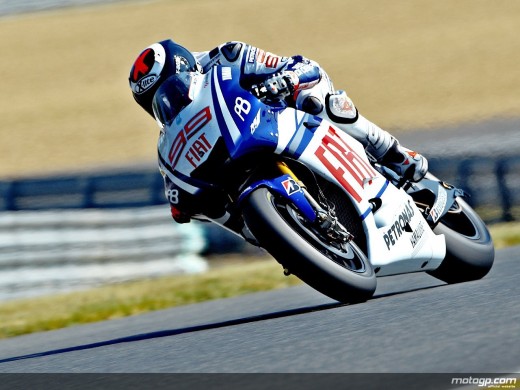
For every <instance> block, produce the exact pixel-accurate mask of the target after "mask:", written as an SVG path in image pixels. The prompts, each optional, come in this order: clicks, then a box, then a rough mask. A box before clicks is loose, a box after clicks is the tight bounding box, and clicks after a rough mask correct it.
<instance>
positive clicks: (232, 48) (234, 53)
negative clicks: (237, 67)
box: [220, 42, 242, 62]
mask: <svg viewBox="0 0 520 390" xmlns="http://www.w3.org/2000/svg"><path fill="white" fill-rule="evenodd" d="M241 50H242V43H240V42H228V43H226V44H224V45H223V46H221V47H220V52H221V53H222V55H223V56H224V57H225V58H226V60H228V61H229V62H233V61H236V60H237V58H238V56H239V55H240V51H241Z"/></svg>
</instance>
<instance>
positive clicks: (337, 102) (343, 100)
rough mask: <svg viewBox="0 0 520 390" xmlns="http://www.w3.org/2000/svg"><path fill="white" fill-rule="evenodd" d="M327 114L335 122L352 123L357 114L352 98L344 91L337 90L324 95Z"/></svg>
mask: <svg viewBox="0 0 520 390" xmlns="http://www.w3.org/2000/svg"><path fill="white" fill-rule="evenodd" d="M325 108H326V111H327V115H328V116H329V118H330V119H332V121H334V122H336V123H354V122H356V121H357V120H358V117H359V114H358V110H357V108H356V106H355V105H354V103H353V102H352V99H350V97H348V95H347V94H346V93H345V91H337V92H335V93H332V94H328V95H327V96H326V97H325Z"/></svg>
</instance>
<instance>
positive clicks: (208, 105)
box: [158, 66, 279, 181]
mask: <svg viewBox="0 0 520 390" xmlns="http://www.w3.org/2000/svg"><path fill="white" fill-rule="evenodd" d="M239 76H240V75H239V72H238V70H235V69H233V68H231V67H220V66H216V67H214V68H213V69H212V70H211V71H210V72H209V73H208V74H205V75H202V76H201V79H200V80H198V81H197V82H196V83H195V85H194V86H193V88H194V91H193V95H194V100H193V102H192V103H191V104H189V105H188V106H187V107H185V108H184V109H183V110H182V111H181V112H180V113H179V115H178V116H177V117H176V118H175V120H174V121H173V122H172V123H171V124H169V125H168V126H165V128H164V129H163V131H162V132H161V137H160V139H159V143H158V149H159V154H160V157H161V158H162V159H163V160H164V161H165V163H166V164H167V165H168V167H169V168H170V171H171V173H172V174H173V173H175V174H176V175H178V176H181V177H182V178H183V179H184V180H187V181H189V178H190V177H191V176H192V173H193V171H194V170H195V169H197V168H199V167H201V166H202V165H203V164H204V163H205V162H206V161H207V160H208V157H209V156H210V154H211V153H212V152H213V151H214V147H215V145H216V144H217V142H219V140H221V141H223V142H224V144H225V149H226V155H227V156H226V157H229V158H231V159H233V160H236V159H239V158H240V157H242V156H244V155H247V154H251V153H254V152H258V151H262V152H266V153H272V152H274V151H275V149H276V146H277V144H278V138H279V134H278V130H277V115H278V112H279V109H276V108H273V107H270V106H268V105H265V104H263V103H262V102H261V101H260V100H258V99H257V98H255V97H254V96H253V95H252V94H251V93H250V92H248V91H246V90H244V89H243V88H241V87H240V84H239ZM223 158H224V156H223ZM212 161H213V160H212Z"/></svg>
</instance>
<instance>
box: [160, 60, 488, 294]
mask: <svg viewBox="0 0 520 390" xmlns="http://www.w3.org/2000/svg"><path fill="white" fill-rule="evenodd" d="M191 88H195V89H196V93H195V94H194V95H195V96H197V98H196V99H195V100H194V101H192V102H191V103H190V104H188V105H187V106H186V107H184V108H183V109H182V110H181V111H180V112H179V113H178V114H176V115H175V116H172V115H170V116H168V114H167V112H168V109H169V108H170V107H169V100H168V96H167V93H168V88H166V89H165V91H164V92H162V93H163V95H162V98H159V99H157V101H156V102H155V103H154V104H155V110H156V116H157V118H158V121H159V122H160V124H161V125H162V127H163V131H162V133H161V134H162V135H161V137H160V140H159V151H160V153H159V156H160V161H162V162H163V163H164V164H161V171H162V174H163V175H164V176H167V178H168V180H170V181H171V182H172V183H173V187H172V188H174V189H173V190H170V191H169V195H168V196H169V198H170V202H171V203H173V204H174V205H175V204H177V203H178V204H179V206H182V205H188V204H191V205H192V208H194V209H197V210H196V211H199V215H198V217H196V218H198V219H206V220H210V221H211V222H214V223H217V224H219V225H221V226H222V227H224V228H226V229H229V230H231V231H232V232H234V233H236V234H237V235H240V236H241V237H243V238H244V239H246V240H247V241H249V242H251V243H253V244H254V245H257V246H260V247H262V248H264V249H265V250H266V251H267V252H269V253H270V254H271V255H272V256H273V257H274V258H275V259H276V260H277V261H278V262H279V263H280V264H281V265H282V267H283V270H284V273H285V274H286V275H288V274H293V275H295V276H297V277H298V278H300V279H301V280H302V281H303V282H305V283H307V284H308V285H310V286H311V287H313V288H314V289H316V290H317V291H319V292H321V293H323V294H325V295H327V296H328V297H330V298H332V299H334V300H337V301H340V302H344V303H356V302H363V301H366V300H367V299H369V298H370V297H371V296H372V295H373V294H374V291H375V289H376V278H377V277H381V276H387V275H396V274H403V273H411V272H419V271H421V272H427V273H429V274H430V275H432V276H434V277H436V278H438V279H440V280H442V281H445V282H447V283H458V282H465V281H470V280H476V279H480V278H482V277H484V276H485V275H486V274H487V273H488V271H489V270H490V268H491V266H492V264H493V260H494V246H493V242H492V240H491V237H490V234H489V232H488V230H487V228H486V226H485V224H484V223H483V221H482V220H481V219H480V218H479V216H478V215H477V214H476V212H475V211H474V210H473V209H472V208H471V207H470V206H469V205H468V204H467V203H466V202H465V201H464V197H465V196H466V194H465V193H464V192H463V191H462V190H460V189H458V188H455V187H454V186H452V185H450V184H447V183H445V182H443V181H442V180H440V179H438V178H436V177H435V176H433V175H432V174H430V173H429V174H427V176H426V177H425V178H424V179H423V180H421V181H420V182H418V183H412V182H410V181H406V180H403V179H402V178H400V177H398V176H397V175H396V174H394V173H393V172H392V171H390V170H389V169H386V168H385V167H384V166H380V165H378V164H376V163H374V162H373V161H371V160H370V159H369V156H367V154H366V153H365V150H364V147H363V146H362V145H361V144H360V143H359V142H358V141H356V140H355V139H354V138H352V137H350V136H349V135H348V134H346V133H345V132H343V131H341V130H340V129H338V128H337V127H335V126H334V125H333V124H332V123H330V122H328V121H326V120H324V119H322V118H319V117H317V116H314V115H310V114H308V113H305V112H303V111H299V110H297V109H294V108H291V107H288V106H286V105H283V104H280V105H278V106H277V105H271V104H269V105H268V104H265V103H264V102H263V101H262V99H260V98H261V93H262V88H261V86H260V88H257V89H256V90H255V91H251V90H246V89H244V88H242V87H241V86H240V83H239V74H238V72H237V71H235V70H234V69H233V68H231V67H226V66H215V67H213V68H212V70H211V71H210V72H208V73H207V74H205V75H203V77H202V79H200V80H198V81H197V82H196V83H194V85H192V86H191ZM158 94H159V95H161V93H159V92H158ZM160 97H161V96H160Z"/></svg>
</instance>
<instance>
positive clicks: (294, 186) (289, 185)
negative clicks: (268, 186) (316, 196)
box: [282, 178, 301, 196]
mask: <svg viewBox="0 0 520 390" xmlns="http://www.w3.org/2000/svg"><path fill="white" fill-rule="evenodd" d="M282 185H283V188H284V189H285V192H287V195H289V196H291V195H292V194H295V193H297V192H298V191H300V189H301V188H300V186H299V185H298V183H296V181H294V179H292V178H289V179H287V180H284V181H282Z"/></svg>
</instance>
